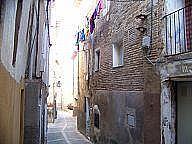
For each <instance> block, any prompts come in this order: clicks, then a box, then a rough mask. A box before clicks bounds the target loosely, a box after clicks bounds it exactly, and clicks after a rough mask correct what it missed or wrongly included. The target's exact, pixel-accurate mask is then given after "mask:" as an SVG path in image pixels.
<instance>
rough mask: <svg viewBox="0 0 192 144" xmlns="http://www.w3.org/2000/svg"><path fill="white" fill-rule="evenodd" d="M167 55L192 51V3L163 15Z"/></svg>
mask: <svg viewBox="0 0 192 144" xmlns="http://www.w3.org/2000/svg"><path fill="white" fill-rule="evenodd" d="M163 21H164V25H165V29H164V30H165V35H164V40H165V46H166V55H175V54H180V53H186V52H190V51H192V5H188V6H186V7H183V8H180V9H178V10H176V11H174V12H172V13H169V14H168V15H165V16H164V17H163Z"/></svg>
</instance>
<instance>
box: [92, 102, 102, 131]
mask: <svg viewBox="0 0 192 144" xmlns="http://www.w3.org/2000/svg"><path fill="white" fill-rule="evenodd" d="M93 109H94V115H93V116H94V127H95V128H96V129H100V116H101V115H100V110H99V107H98V105H94V107H93Z"/></svg>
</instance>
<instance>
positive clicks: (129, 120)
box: [127, 114, 135, 127]
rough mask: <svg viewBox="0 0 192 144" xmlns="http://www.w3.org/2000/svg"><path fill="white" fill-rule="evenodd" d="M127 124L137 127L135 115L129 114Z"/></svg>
mask: <svg viewBox="0 0 192 144" xmlns="http://www.w3.org/2000/svg"><path fill="white" fill-rule="evenodd" d="M127 124H128V125H129V126H130V127H135V117H134V116H133V115H130V114H127Z"/></svg>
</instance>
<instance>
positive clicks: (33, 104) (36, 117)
mask: <svg viewBox="0 0 192 144" xmlns="http://www.w3.org/2000/svg"><path fill="white" fill-rule="evenodd" d="M40 87H41V83H40V81H39V80H29V81H27V80H26V82H25V106H26V107H25V121H24V124H25V127H24V143H25V144H29V143H32V144H39V143H40V118H41V117H40V114H41V113H40V108H41V107H40V104H41V101H40Z"/></svg>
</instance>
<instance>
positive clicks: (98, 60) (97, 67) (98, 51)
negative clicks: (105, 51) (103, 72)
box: [95, 49, 100, 71]
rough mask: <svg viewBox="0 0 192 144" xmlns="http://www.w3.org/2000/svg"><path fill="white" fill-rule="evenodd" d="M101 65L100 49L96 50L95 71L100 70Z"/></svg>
mask: <svg viewBox="0 0 192 144" xmlns="http://www.w3.org/2000/svg"><path fill="white" fill-rule="evenodd" d="M99 67H100V50H99V49H96V50H95V71H98V70H99Z"/></svg>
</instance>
